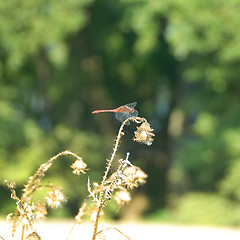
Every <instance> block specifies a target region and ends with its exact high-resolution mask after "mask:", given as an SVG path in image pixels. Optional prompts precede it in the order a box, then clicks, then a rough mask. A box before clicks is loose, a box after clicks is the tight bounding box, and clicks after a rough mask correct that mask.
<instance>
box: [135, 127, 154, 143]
mask: <svg viewBox="0 0 240 240" xmlns="http://www.w3.org/2000/svg"><path fill="white" fill-rule="evenodd" d="M152 131H153V129H152V128H151V127H150V124H149V123H148V122H144V123H142V124H141V125H140V126H139V127H137V130H136V131H135V132H134V134H135V137H134V138H133V140H134V141H136V142H140V143H144V144H146V145H149V146H150V145H152V142H153V140H154V139H153V137H154V136H155V134H154V133H152Z"/></svg>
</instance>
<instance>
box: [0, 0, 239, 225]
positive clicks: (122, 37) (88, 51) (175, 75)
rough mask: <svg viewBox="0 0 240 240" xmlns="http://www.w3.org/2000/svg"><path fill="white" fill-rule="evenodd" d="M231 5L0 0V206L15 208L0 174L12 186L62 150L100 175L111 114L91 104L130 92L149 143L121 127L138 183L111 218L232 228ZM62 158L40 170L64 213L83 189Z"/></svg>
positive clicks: (235, 183)
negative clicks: (57, 189)
mask: <svg viewBox="0 0 240 240" xmlns="http://www.w3.org/2000/svg"><path fill="white" fill-rule="evenodd" d="M239 11H240V1H239V0H229V1H224V0H218V1H216V0H212V1H208V0H195V1H192V0H161V1H158V0H114V1H109V0H69V1H63V0H11V1H5V0H0V166H1V167H0V194H1V200H0V215H1V216H6V214H8V213H9V212H11V211H13V209H14V207H15V202H14V201H13V200H11V199H10V192H9V190H8V189H7V188H6V186H5V183H4V180H5V179H7V180H8V181H16V182H17V186H18V187H19V194H20V193H21V192H20V189H21V187H22V186H23V185H24V184H26V181H27V178H28V177H29V176H31V175H32V174H33V173H34V171H35V170H36V169H37V168H38V167H39V166H40V164H41V163H43V162H46V161H47V160H48V159H49V158H51V157H52V156H54V155H55V154H57V153H58V152H61V151H63V150H66V149H68V150H71V151H73V152H76V153H77V154H79V155H80V156H82V157H83V160H84V161H85V162H86V163H87V164H88V168H89V169H91V170H90V171H89V175H90V178H91V179H92V181H100V180H101V176H102V175H103V171H104V169H105V159H106V158H109V157H110V154H111V150H112V147H113V143H114V142H113V140H114V139H115V135H116V133H117V131H118V127H119V123H118V122H117V121H115V120H114V117H113V116H112V115H111V114H101V115H100V114H99V115H92V114H91V112H92V110H95V109H104V108H113V107H117V106H120V105H123V104H125V103H129V102H134V101H137V102H138V105H137V109H138V111H139V113H140V114H139V115H140V116H143V117H146V118H147V119H148V120H149V122H150V124H151V126H152V128H154V129H155V134H156V137H155V141H154V143H153V145H152V146H151V147H149V146H145V145H139V144H137V143H134V142H132V140H131V137H132V136H131V134H130V135H129V134H126V135H125V137H124V139H123V141H122V143H121V148H120V150H119V152H118V156H119V157H124V156H125V154H126V152H127V151H130V152H131V156H130V160H131V161H132V162H133V164H135V165H138V166H140V167H141V168H142V169H143V170H144V171H145V172H146V173H147V174H148V181H147V184H145V185H144V186H143V187H140V188H139V189H136V190H135V191H133V199H132V203H130V204H128V205H127V206H125V207H123V208H122V211H120V212H117V213H116V209H117V207H116V206H114V205H111V206H110V208H109V210H108V214H109V216H110V217H114V218H119V217H121V218H125V219H126V218H128V219H140V218H141V217H145V218H147V219H150V220H156V221H163V220H165V221H179V222H186V223H196V224H211V225H240V204H239V200H240V111H239V100H240V95H239V93H240V81H239V80H240V79H239V76H240V67H239V64H240V32H239V31H238V28H239V23H240V14H239ZM127 131H129V132H130V133H131V132H132V131H133V128H132V126H130V127H129V128H128V130H127ZM72 160H73V159H72ZM70 164H71V161H69V160H68V159H62V160H59V161H57V163H55V165H53V166H52V167H51V169H50V170H49V172H48V174H47V177H46V181H50V182H53V183H54V184H56V185H58V186H61V187H63V192H64V193H65V194H66V195H67V197H68V202H67V203H66V205H65V206H64V208H62V209H59V210H57V212H58V213H56V214H57V215H60V216H64V217H70V216H74V215H75V214H76V213H77V209H78V207H79V206H80V204H81V201H83V199H84V198H85V197H86V196H87V192H86V183H87V178H86V176H80V177H79V176H75V175H73V174H72V173H71V169H70V168H69V166H70Z"/></svg>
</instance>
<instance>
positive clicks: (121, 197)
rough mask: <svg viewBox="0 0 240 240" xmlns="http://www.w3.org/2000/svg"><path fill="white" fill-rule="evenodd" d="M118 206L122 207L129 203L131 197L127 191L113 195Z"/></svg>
mask: <svg viewBox="0 0 240 240" xmlns="http://www.w3.org/2000/svg"><path fill="white" fill-rule="evenodd" d="M115 199H116V201H117V203H118V204H120V205H123V204H125V203H128V202H130V201H131V196H130V193H129V192H128V191H119V192H117V193H116V195H115Z"/></svg>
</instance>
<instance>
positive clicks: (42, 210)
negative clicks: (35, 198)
mask: <svg viewBox="0 0 240 240" xmlns="http://www.w3.org/2000/svg"><path fill="white" fill-rule="evenodd" d="M34 215H35V218H36V219H39V220H44V219H45V218H46V216H47V208H46V205H45V204H44V203H38V205H37V206H36V209H35V214H34Z"/></svg>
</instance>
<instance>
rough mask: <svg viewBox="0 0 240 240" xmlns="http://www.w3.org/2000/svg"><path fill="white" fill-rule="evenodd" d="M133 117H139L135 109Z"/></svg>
mask: <svg viewBox="0 0 240 240" xmlns="http://www.w3.org/2000/svg"><path fill="white" fill-rule="evenodd" d="M131 116H132V117H137V116H138V111H137V110H136V109H135V110H134V112H132V113H131Z"/></svg>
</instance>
